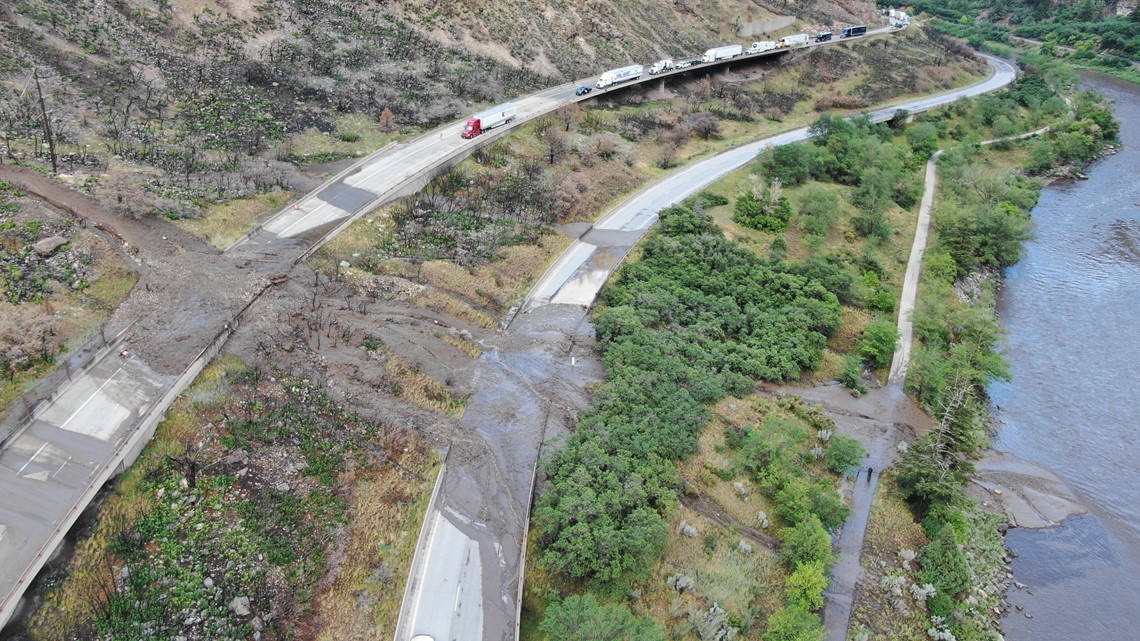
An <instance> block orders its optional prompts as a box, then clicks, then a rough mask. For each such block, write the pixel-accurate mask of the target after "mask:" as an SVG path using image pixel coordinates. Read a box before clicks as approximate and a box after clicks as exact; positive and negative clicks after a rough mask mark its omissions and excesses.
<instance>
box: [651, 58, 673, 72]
mask: <svg viewBox="0 0 1140 641" xmlns="http://www.w3.org/2000/svg"><path fill="white" fill-rule="evenodd" d="M672 70H673V60H672V58H666V59H664V60H658V61H657V62H655V63H653V65H652V66H650V67H649V75H651V76H652V75H655V74H659V73H662V72H665V71H672Z"/></svg>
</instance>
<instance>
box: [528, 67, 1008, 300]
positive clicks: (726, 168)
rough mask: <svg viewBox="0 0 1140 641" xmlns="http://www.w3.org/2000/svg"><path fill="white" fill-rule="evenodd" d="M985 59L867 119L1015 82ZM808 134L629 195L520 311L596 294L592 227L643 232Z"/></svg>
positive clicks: (604, 238)
mask: <svg viewBox="0 0 1140 641" xmlns="http://www.w3.org/2000/svg"><path fill="white" fill-rule="evenodd" d="M986 60H987V61H988V62H989V63H990V66H991V67H992V68H993V73H992V74H991V75H990V77H988V78H987V79H985V80H983V81H982V82H979V83H977V84H974V85H971V86H969V87H964V88H962V89H957V90H955V91H951V92H948V93H945V94H940V95H938V96H930V97H927V98H919V99H915V100H910V101H907V102H904V103H901V104H898V105H894V106H891V107H885V108H882V109H877V110H875V111H872V112H870V113H869V114H868V115H869V116H870V118H871V120H873V121H875V122H882V121H885V120H890V119H891V118H892V117H894V114H895V112H896V111H897V110H899V109H906V110H907V111H910V112H911V113H916V112H920V111H926V110H929V109H931V108H934V107H937V106H940V105H944V104H947V103H950V102H953V101H955V100H959V99H961V98H965V97H968V96H976V95H979V94H983V93H987V92H990V91H994V90H995V89H1000V88H1001V87H1004V86H1005V85H1007V84H1009V83H1011V82H1013V79H1014V78H1015V77H1016V71H1017V70H1016V69H1014V67H1013V65H1011V64H1010V63H1008V62H1006V61H1005V60H1002V59H1000V58H994V57H991V56H986ZM807 138H808V128H807V127H801V128H799V129H795V130H793V131H789V132H786V133H782V134H779V135H776V136H772V137H770V138H765V139H763V140H758V141H756V142H752V143H748V144H746V145H742V146H740V147H737V148H736V149H732V150H730V151H726V152H724V153H721V154H718V155H716V156H713V157H711V158H706V159H705V160H702V161H700V162H697V163H694V164H692V165H690V166H688V167H684V168H682V169H680V170H678V171H675V172H673V173H672V174H670V175H668V176H666V177H664V178H662V179H660V180H658V181H657V182H656V183H654V184H652V185H649V186H648V187H646V188H644V189H642V190H641V191H640V192H638V193H636V194H634V195H633V196H630V197H629V198H627V199H626V200H625V201H624V202H622V203H621V204H620V205H618V206H617V207H616V208H615V209H614V210H612V211H611V212H609V213H608V214H606V215H605V216H603V217H602V218H601V219H600V220H599V221H598V222H596V223H594V226H593V230H592V231H591V232H587V233H586V234H584V235H583V237H582V238H581V239H579V240H577V241H575V242H574V243H573V244H572V245H571V246H570V247H569V248H568V249H567V250H566V251H565V252H564V253H563V254H562V256H561V257H560V258H559V259H558V260H557V261H556V262H555V264H554V267H553V268H552V269H550V270H547V273H546V274H544V275H543V277H542V279H541V280H539V282H538V283H537V284H536V285H535V286H534V288H533V289H532V290H531V293H530V295H528V296H527V300H526V303H525V304H524V305H523V312H526V311H528V310H530V309H534V308H535V307H536V306H540V305H545V304H551V303H554V304H558V303H574V304H588V303H589V302H590V301H592V300H593V295H591V293H590V292H589V291H583V287H582V286H583V284H587V285H589V284H592V283H598V285H599V287H598V288H597V289H594V290H593V294H596V293H597V290H598V289H600V285H601V284H602V283H604V282H605V280H606V278H608V273H605V274H599V273H598V269H597V268H596V267H595V266H593V264H592V260H593V259H594V256H595V254H596V253H598V251H599V247H608V246H610V245H611V244H612V243H611V242H610V239H611V238H612V234H605V235H603V234H595V233H593V231H598V230H600V231H608V232H644V230H646V229H648V228H649V227H651V226H652V225H653V224H654V223H655V222H657V212H659V211H661V210H662V209H664V208H666V207H669V206H671V205H675V204H677V203H679V202H681V201H682V200H684V199H686V198H688V197H689V196H692V195H693V194H695V193H697V192H698V191H700V190H701V189H703V188H704V187H705V186H707V185H709V184H711V183H713V182H715V181H716V180H718V179H720V178H721V177H723V176H725V175H727V174H729V173H731V172H733V171H735V170H737V169H739V168H740V167H743V166H744V165H746V164H748V163H749V162H751V161H752V160H753V159H755V158H756V156H757V155H758V154H760V153H761V152H763V151H764V150H765V149H768V148H770V147H778V146H780V145H786V144H788V143H792V142H799V141H801V140H806V139H807ZM607 262H608V261H607ZM599 281H600V282H599ZM590 286H591V287H592V285H590Z"/></svg>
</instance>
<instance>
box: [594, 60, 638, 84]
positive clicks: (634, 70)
mask: <svg viewBox="0 0 1140 641" xmlns="http://www.w3.org/2000/svg"><path fill="white" fill-rule="evenodd" d="M644 73H645V67H642V66H641V65H630V66H628V67H622V68H621V69H610V70H609V71H607V72H605V73H603V74H602V75H601V77H600V78H598V83H597V85H596V86H597V87H598V89H603V88H605V87H609V86H610V85H616V84H618V83H620V82H629V81H630V80H637V79H638V78H640V77H641V75H642V74H644Z"/></svg>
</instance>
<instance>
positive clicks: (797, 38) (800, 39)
mask: <svg viewBox="0 0 1140 641" xmlns="http://www.w3.org/2000/svg"><path fill="white" fill-rule="evenodd" d="M807 43H808V35H807V34H806V33H797V34H793V35H790V36H784V37H783V38H780V43H779V46H780V48H781V49H787V48H788V47H800V46H803V45H806V44H807Z"/></svg>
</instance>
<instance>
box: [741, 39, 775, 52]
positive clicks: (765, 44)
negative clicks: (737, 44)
mask: <svg viewBox="0 0 1140 641" xmlns="http://www.w3.org/2000/svg"><path fill="white" fill-rule="evenodd" d="M775 48H776V43H775V42H772V41H771V40H761V41H760V42H753V43H752V46H751V47H748V51H745V52H744V53H764V52H765V51H771V50H773V49H775Z"/></svg>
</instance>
